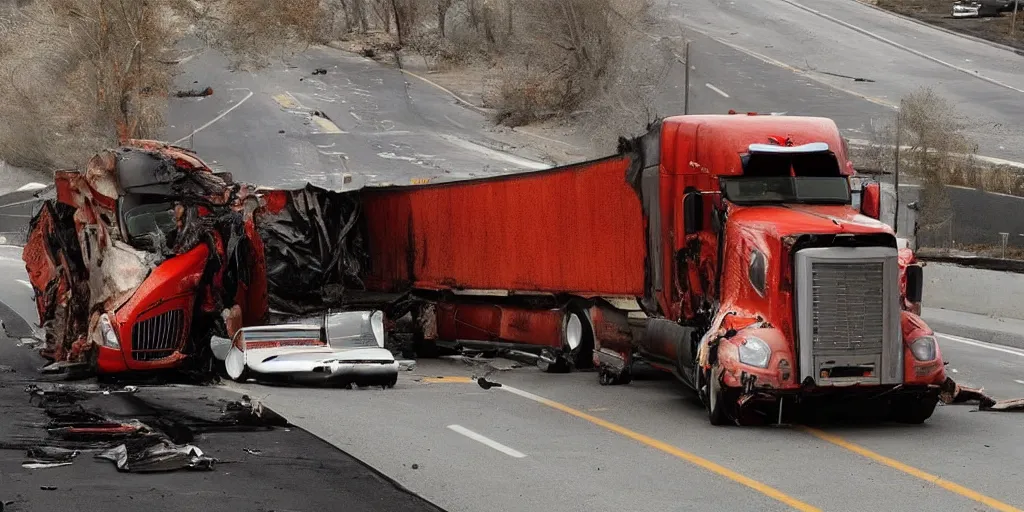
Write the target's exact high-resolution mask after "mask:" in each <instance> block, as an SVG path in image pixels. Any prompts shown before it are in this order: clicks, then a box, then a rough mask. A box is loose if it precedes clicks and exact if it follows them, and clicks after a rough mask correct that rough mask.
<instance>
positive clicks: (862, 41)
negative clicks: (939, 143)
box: [657, 0, 1024, 161]
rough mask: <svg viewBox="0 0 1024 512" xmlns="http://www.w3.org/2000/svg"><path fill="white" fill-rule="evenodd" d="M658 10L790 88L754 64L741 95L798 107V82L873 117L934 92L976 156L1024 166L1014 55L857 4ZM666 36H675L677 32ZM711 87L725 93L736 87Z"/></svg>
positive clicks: (686, 2)
mask: <svg viewBox="0 0 1024 512" xmlns="http://www.w3.org/2000/svg"><path fill="white" fill-rule="evenodd" d="M657 5H658V6H659V7H661V8H663V12H664V16H663V19H666V20H674V21H676V22H678V23H681V24H682V26H684V27H687V28H689V29H691V31H692V32H697V33H703V34H706V35H708V36H711V37H713V38H715V39H717V40H719V41H722V42H724V43H725V44H727V45H729V46H731V47H732V48H734V49H737V50H738V51H742V52H743V53H746V54H748V55H754V56H757V58H758V60H760V61H762V62H772V63H774V64H777V65H782V66H783V67H781V68H780V69H786V70H788V71H789V76H790V79H788V80H776V79H775V77H774V75H772V74H769V75H768V76H763V75H761V74H760V73H755V72H753V71H754V70H755V69H756V68H755V66H753V65H750V66H743V69H744V71H745V73H746V74H747V75H748V78H747V79H746V80H745V81H746V82H747V83H746V84H744V87H757V88H758V89H760V90H761V91H762V93H763V94H764V96H760V97H762V98H765V99H768V98H771V104H773V105H774V104H776V102H777V100H778V98H777V97H778V96H791V97H792V98H793V99H792V100H790V101H791V102H792V101H799V100H798V99H797V98H798V97H799V96H801V95H802V93H803V88H802V87H801V86H800V85H799V82H800V80H801V79H805V80H806V79H810V80H813V81H816V82H819V83H824V84H828V85H830V86H832V87H835V88H839V89H842V90H845V91H849V92H851V93H853V94H855V95H857V96H859V97H860V98H861V99H860V100H859V101H858V100H855V99H854V98H855V97H856V96H845V97H836V98H835V101H836V102H838V103H843V105H842V107H840V106H838V105H837V106H836V108H841V109H849V110H854V109H857V108H866V109H874V107H871V106H870V105H871V104H872V102H875V103H879V104H883V105H889V106H895V105H898V103H899V100H900V98H902V97H904V96H906V95H907V94H909V93H910V92H912V91H914V90H915V89H917V88H919V87H924V86H927V87H932V88H933V89H934V90H935V91H936V92H937V93H939V94H941V95H943V96H945V97H946V98H948V99H949V100H951V101H952V103H953V104H954V105H955V106H956V108H957V109H958V110H959V111H960V113H962V114H964V115H966V116H968V118H969V119H968V121H969V123H968V126H969V131H970V133H971V134H972V135H974V137H975V138H976V139H977V142H978V143H979V144H980V153H981V154H983V155H986V156H993V157H999V158H1007V159H1011V160H1015V161H1024V134H1022V133H1021V130H1020V128H1021V119H1024V58H1021V56H1019V55H1016V54H1014V53H1012V52H1009V51H1006V50H1001V49H997V48H994V47H992V46H989V45H987V44H984V43H981V42H976V41H973V40H968V39H965V38H962V37H958V36H955V35H951V34H949V33H947V32H943V31H940V30H937V29H934V28H931V27H928V26H925V25H921V24H918V23H914V22H912V21H908V20H906V19H903V18H900V17H897V16H894V15H891V14H889V13H886V12H883V11H881V10H878V9H874V8H872V7H870V6H867V5H864V4H862V3H860V2H857V1H855V0H815V1H814V2H809V1H806V0H763V1H758V2H735V1H726V0H659V2H657ZM668 26H669V27H671V24H668ZM664 35H670V36H671V35H678V29H672V28H669V29H666V32H665V34H664ZM691 51H692V50H691ZM723 67H728V66H723ZM776 67H778V66H776ZM762 69H763V68H762ZM794 73H795V74H794ZM835 74H838V75H842V76H835ZM857 78H864V79H868V80H870V81H856V80H855V79H857ZM794 79H795V80H794ZM696 85H700V86H703V83H701V84H696ZM715 85H717V86H719V87H721V88H723V90H724V91H726V92H727V93H728V92H729V87H730V86H733V85H734V83H730V82H725V81H724V80H723V83H721V84H717V83H716V84H715ZM723 85H724V86H725V87H723ZM863 98H869V99H870V101H868V100H867V99H863ZM770 108H772V109H773V110H777V109H781V107H779V108H776V107H774V106H773V107H770Z"/></svg>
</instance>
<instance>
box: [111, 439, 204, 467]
mask: <svg viewBox="0 0 1024 512" xmlns="http://www.w3.org/2000/svg"><path fill="white" fill-rule="evenodd" d="M95 457H96V458H98V459H105V460H109V461H111V462H113V463H114V464H115V465H116V466H117V470H118V471H124V472H131V473H152V472H161V471H177V470H179V469H191V470H201V471H212V470H213V465H214V463H216V462H217V459H214V458H212V457H207V456H205V455H203V451H202V450H200V449H199V448H197V447H195V446H192V445H190V444H186V445H181V446H179V445H175V444H174V443H171V442H170V441H166V440H164V441H161V442H159V443H156V444H154V445H152V446H147V447H145V448H143V449H141V450H138V451H135V452H132V451H129V449H128V447H127V445H123V444H121V445H118V446H116V447H114V448H111V449H109V450H106V451H104V452H102V453H98V454H96V456H95Z"/></svg>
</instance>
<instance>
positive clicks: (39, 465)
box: [21, 461, 71, 469]
mask: <svg viewBox="0 0 1024 512" xmlns="http://www.w3.org/2000/svg"><path fill="white" fill-rule="evenodd" d="M70 465H71V463H70V462H28V461H26V462H22V463H21V467H23V468H25V469H47V468H57V467H60V466H70Z"/></svg>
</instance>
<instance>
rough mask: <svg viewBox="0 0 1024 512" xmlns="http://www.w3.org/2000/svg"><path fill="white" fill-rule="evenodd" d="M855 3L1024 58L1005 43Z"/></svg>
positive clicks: (863, 2)
mask: <svg viewBox="0 0 1024 512" xmlns="http://www.w3.org/2000/svg"><path fill="white" fill-rule="evenodd" d="M854 1H856V2H857V3H859V4H863V5H866V6H868V7H870V8H872V9H874V10H876V11H882V12H884V13H888V14H891V15H893V16H896V17H897V18H903V19H904V20H907V21H911V22H914V23H917V24H918V25H924V26H926V27H931V28H934V29H935V30H938V31H940V32H945V33H947V34H950V35H954V36H958V37H962V38H964V39H970V40H971V41H974V42H976V43H982V44H987V45H989V46H991V47H993V48H997V49H1000V50H1006V51H1008V52H1010V53H1014V54H1017V55H1020V56H1022V57H1024V50H1020V49H1017V48H1014V47H1012V46H1009V45H1005V44H1003V43H997V42H995V41H989V40H988V39H983V38H980V37H978V36H972V35H970V34H964V33H962V32H957V31H955V30H952V29H948V28H946V27H940V26H938V25H933V24H931V23H928V22H927V21H921V20H919V19H917V18H913V17H911V16H907V15H906V14H900V13H898V12H893V11H890V10H888V9H885V8H882V7H879V6H877V5H875V4H872V3H870V2H868V1H867V0H854Z"/></svg>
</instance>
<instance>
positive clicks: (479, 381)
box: [476, 377, 501, 389]
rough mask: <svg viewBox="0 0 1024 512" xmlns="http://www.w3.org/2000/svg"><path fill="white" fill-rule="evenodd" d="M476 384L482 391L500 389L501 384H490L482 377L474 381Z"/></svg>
mask: <svg viewBox="0 0 1024 512" xmlns="http://www.w3.org/2000/svg"><path fill="white" fill-rule="evenodd" d="M476 383H477V384H479V385H480V387H482V388H484V389H491V388H500V387H501V384H499V383H497V382H491V381H489V380H487V379H485V378H483V377H480V378H478V379H476Z"/></svg>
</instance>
